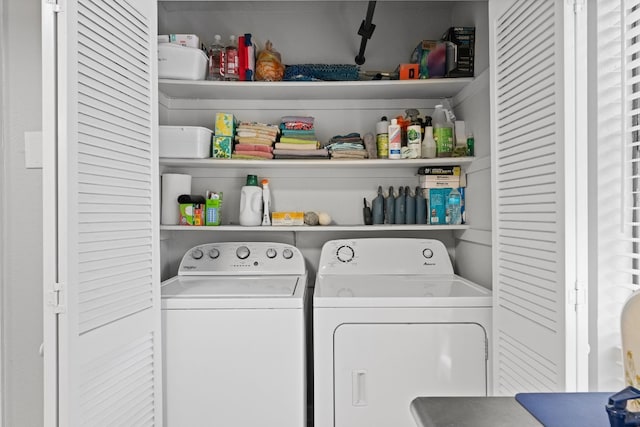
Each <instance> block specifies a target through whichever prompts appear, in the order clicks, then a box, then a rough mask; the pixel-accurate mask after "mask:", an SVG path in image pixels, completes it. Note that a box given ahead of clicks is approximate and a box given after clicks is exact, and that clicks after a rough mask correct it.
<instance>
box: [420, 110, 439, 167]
mask: <svg viewBox="0 0 640 427" xmlns="http://www.w3.org/2000/svg"><path fill="white" fill-rule="evenodd" d="M420 154H421V156H422V158H423V159H435V157H436V140H435V139H433V127H432V126H431V117H429V116H427V117H426V126H425V127H424V138H422V147H421V150H420Z"/></svg>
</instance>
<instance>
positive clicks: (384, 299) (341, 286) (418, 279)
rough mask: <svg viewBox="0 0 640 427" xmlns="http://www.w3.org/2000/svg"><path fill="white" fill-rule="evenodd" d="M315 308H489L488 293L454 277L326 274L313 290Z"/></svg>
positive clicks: (489, 297) (446, 275) (319, 279)
mask: <svg viewBox="0 0 640 427" xmlns="http://www.w3.org/2000/svg"><path fill="white" fill-rule="evenodd" d="M313 300H314V306H318V307H443V306H447V307H461V306H473V307H490V306H491V304H492V301H491V291H490V290H488V289H486V288H484V287H482V286H480V285H478V284H476V283H473V282H471V281H469V280H467V279H464V278H463V277H460V276H458V275H456V274H443V275H436V274H434V275H397V274H396V275H348V276H347V275H327V276H319V277H318V280H317V281H316V286H315V291H314V297H313Z"/></svg>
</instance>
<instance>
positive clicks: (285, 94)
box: [158, 77, 473, 100]
mask: <svg viewBox="0 0 640 427" xmlns="http://www.w3.org/2000/svg"><path fill="white" fill-rule="evenodd" d="M472 81H473V78H471V77H463V78H450V79H447V78H443V79H427V80H367V81H340V82H290V81H283V82H224V81H223V82H218V81H206V80H199V81H188V80H169V79H160V80H159V81H158V88H159V90H160V92H162V93H164V94H165V95H166V96H167V97H169V98H173V99H181V98H183V99H234V100H255V99H262V100H264V99H287V100H300V99H427V98H434V99H435V98H447V97H452V96H454V95H456V94H457V93H458V92H460V91H461V90H462V89H464V88H465V87H466V86H467V85H468V84H469V83H471V82H472Z"/></svg>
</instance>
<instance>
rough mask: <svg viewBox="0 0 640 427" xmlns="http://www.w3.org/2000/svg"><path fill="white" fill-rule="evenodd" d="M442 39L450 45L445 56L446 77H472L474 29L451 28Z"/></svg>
mask: <svg viewBox="0 0 640 427" xmlns="http://www.w3.org/2000/svg"><path fill="white" fill-rule="evenodd" d="M442 39H443V40H446V41H447V42H451V43H452V46H451V47H450V48H449V49H450V50H451V52H450V53H449V54H448V56H447V77H473V73H474V58H475V40H476V28H475V27H451V28H449V29H448V30H447V31H446V32H445V33H444V34H443V35H442Z"/></svg>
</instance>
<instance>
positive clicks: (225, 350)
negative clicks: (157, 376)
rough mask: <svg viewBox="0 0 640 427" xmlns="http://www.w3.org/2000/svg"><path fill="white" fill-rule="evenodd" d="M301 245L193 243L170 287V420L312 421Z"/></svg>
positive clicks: (192, 426) (297, 424)
mask: <svg viewBox="0 0 640 427" xmlns="http://www.w3.org/2000/svg"><path fill="white" fill-rule="evenodd" d="M306 285H307V272H306V267H305V261H304V258H303V257H302V254H301V253H300V251H299V250H298V249H297V248H295V247H294V246H291V245H287V244H281V243H265V242H258V243H227V242H225V243H211V244H205V245H200V246H196V247H194V248H192V249H190V250H189V251H188V252H187V253H186V254H185V255H184V257H183V258H182V262H181V263H180V267H179V271H178V275H177V276H175V277H173V278H171V279H169V280H166V281H164V282H163V283H162V320H163V325H162V326H163V356H164V369H163V374H164V379H163V383H164V420H165V423H164V425H166V426H168V427H184V426H189V427H199V426H225V427H235V426H237V427H246V426H258V425H262V426H279V427H301V426H302V427H304V426H305V425H306V412H307V411H306V401H307V396H306V373H305V369H306V362H305V354H306V349H305V347H306V346H305V313H304V311H305V310H304V307H305V304H304V302H305V292H306Z"/></svg>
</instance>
